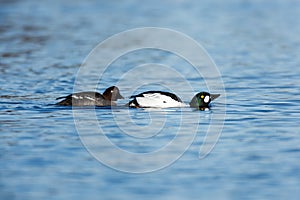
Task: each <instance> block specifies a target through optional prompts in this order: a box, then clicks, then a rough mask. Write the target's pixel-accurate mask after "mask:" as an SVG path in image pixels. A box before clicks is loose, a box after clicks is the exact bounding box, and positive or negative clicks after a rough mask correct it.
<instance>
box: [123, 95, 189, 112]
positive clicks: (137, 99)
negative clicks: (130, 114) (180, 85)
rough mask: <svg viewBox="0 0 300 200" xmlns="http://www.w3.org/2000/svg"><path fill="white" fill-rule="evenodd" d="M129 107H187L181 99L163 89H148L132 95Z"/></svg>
mask: <svg viewBox="0 0 300 200" xmlns="http://www.w3.org/2000/svg"><path fill="white" fill-rule="evenodd" d="M131 98H133V100H131V101H130V102H129V104H128V105H129V107H134V108H171V107H185V106H187V105H186V104H184V103H183V102H182V101H181V99H180V98H179V97H178V96H176V95H175V94H173V93H170V92H162V91H147V92H143V93H140V94H138V95H134V96H131Z"/></svg>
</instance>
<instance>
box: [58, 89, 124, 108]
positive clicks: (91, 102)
mask: <svg viewBox="0 0 300 200" xmlns="http://www.w3.org/2000/svg"><path fill="white" fill-rule="evenodd" d="M58 99H64V100H62V101H60V102H58V103H56V105H61V106H115V105H116V103H115V102H114V101H116V100H118V99H123V96H122V95H121V94H120V90H119V88H118V87H116V86H111V87H109V88H107V89H106V90H105V91H104V93H103V95H102V94H100V93H98V92H78V93H73V94H70V95H68V96H64V97H59V98H57V99H56V100H58Z"/></svg>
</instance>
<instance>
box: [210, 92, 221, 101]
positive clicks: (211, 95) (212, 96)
mask: <svg viewBox="0 0 300 200" xmlns="http://www.w3.org/2000/svg"><path fill="white" fill-rule="evenodd" d="M220 95H221V94H210V98H211V100H212V101H213V100H215V99H216V98H218V97H219V96H220Z"/></svg>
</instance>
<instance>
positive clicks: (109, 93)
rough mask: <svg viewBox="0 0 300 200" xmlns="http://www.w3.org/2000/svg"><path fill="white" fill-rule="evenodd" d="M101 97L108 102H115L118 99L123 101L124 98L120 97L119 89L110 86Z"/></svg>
mask: <svg viewBox="0 0 300 200" xmlns="http://www.w3.org/2000/svg"><path fill="white" fill-rule="evenodd" d="M103 96H104V98H105V99H106V100H108V101H116V100H118V99H124V97H122V95H121V94H120V90H119V88H118V87H116V86H111V87H109V88H107V89H106V90H105V91H104V93H103Z"/></svg>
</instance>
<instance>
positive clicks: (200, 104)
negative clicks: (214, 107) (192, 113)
mask: <svg viewBox="0 0 300 200" xmlns="http://www.w3.org/2000/svg"><path fill="white" fill-rule="evenodd" d="M219 96H220V94H209V93H208V92H199V93H198V94H196V95H195V96H194V97H193V99H192V100H191V102H190V106H191V107H192V108H198V109H200V110H205V109H206V108H209V103H210V102H211V101H213V100H214V99H216V98H218V97H219Z"/></svg>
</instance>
